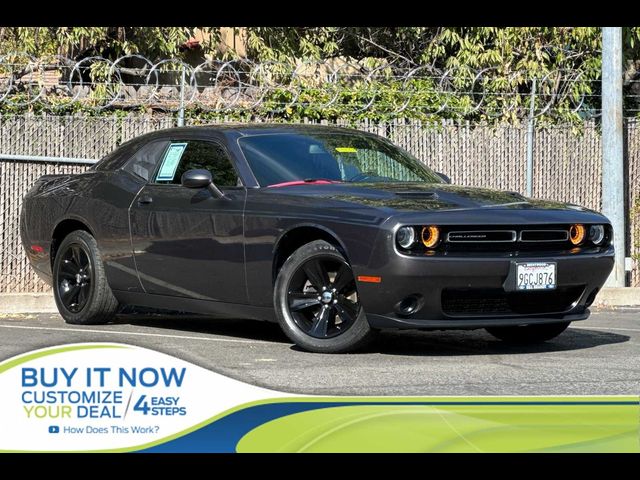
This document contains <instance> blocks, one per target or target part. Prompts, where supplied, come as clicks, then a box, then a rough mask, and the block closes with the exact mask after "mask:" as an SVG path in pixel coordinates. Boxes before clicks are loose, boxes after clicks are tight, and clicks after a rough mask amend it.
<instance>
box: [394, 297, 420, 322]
mask: <svg viewBox="0 0 640 480" xmlns="http://www.w3.org/2000/svg"><path fill="white" fill-rule="evenodd" d="M422 305H423V300H422V295H416V294H412V295H408V296H406V297H405V298H403V299H402V300H400V301H399V302H398V303H397V304H396V307H395V310H396V313H397V314H398V315H402V316H403V317H408V316H410V315H413V314H414V313H416V312H418V311H419V310H420V309H421V308H422Z"/></svg>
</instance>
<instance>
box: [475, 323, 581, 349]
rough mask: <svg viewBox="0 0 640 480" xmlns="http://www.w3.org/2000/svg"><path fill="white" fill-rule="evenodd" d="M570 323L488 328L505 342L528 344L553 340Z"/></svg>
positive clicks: (488, 330)
mask: <svg viewBox="0 0 640 480" xmlns="http://www.w3.org/2000/svg"><path fill="white" fill-rule="evenodd" d="M570 324H571V322H558V323H542V324H540V325H524V326H519V327H490V328H487V329H486V330H487V332H489V333H490V334H491V335H493V336H494V337H496V338H498V339H500V340H502V341H504V342H508V343H513V344H517V345H526V344H534V343H541V342H546V341H547V340H551V339H552V338H555V337H557V336H558V335H560V334H561V333H562V332H564V331H565V330H566V329H567V327H568V326H569V325H570Z"/></svg>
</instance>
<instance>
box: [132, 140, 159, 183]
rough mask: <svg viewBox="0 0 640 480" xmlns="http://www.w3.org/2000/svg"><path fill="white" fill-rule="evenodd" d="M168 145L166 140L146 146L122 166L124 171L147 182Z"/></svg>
mask: <svg viewBox="0 0 640 480" xmlns="http://www.w3.org/2000/svg"><path fill="white" fill-rule="evenodd" d="M167 145H169V141H168V140H156V141H153V142H150V143H148V144H146V145H145V146H144V147H142V148H141V149H140V150H138V151H137V152H136V154H135V155H134V156H133V157H131V159H130V160H129V161H128V162H127V164H126V165H125V166H124V170H126V171H127V172H129V173H133V174H134V175H137V176H139V177H141V178H143V179H144V180H145V181H147V182H148V181H149V180H150V179H151V178H152V176H153V173H154V172H155V170H156V167H157V165H158V163H159V162H160V159H162V156H163V154H164V152H165V150H166V149H167Z"/></svg>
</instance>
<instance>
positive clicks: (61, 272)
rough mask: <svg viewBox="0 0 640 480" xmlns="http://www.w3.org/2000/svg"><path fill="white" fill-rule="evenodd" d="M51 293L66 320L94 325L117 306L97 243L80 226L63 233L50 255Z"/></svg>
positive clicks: (111, 315)
mask: <svg viewBox="0 0 640 480" xmlns="http://www.w3.org/2000/svg"><path fill="white" fill-rule="evenodd" d="M52 271H53V296H54V298H55V301H56V305H57V306H58V311H59V312H60V315H62V318H64V320H65V321H66V322H67V323H72V324H74V325H98V324H103V323H107V322H109V321H110V320H111V319H112V318H113V316H114V315H115V313H116V312H117V310H118V300H117V299H116V297H115V296H114V295H113V292H112V291H111V288H110V287H109V283H108V281H107V276H106V274H105V270H104V263H103V261H102V256H101V255H100V250H99V248H98V243H97V242H96V239H95V238H93V236H92V235H91V234H90V233H89V232H86V231H84V230H75V231H73V232H71V233H69V235H67V236H66V237H65V238H64V239H63V240H62V241H61V242H60V246H59V248H58V249H57V251H55V256H54V259H53V268H52Z"/></svg>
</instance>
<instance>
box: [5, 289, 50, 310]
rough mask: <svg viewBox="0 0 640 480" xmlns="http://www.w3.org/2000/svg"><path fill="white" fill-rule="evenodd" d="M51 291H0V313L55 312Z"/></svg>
mask: <svg viewBox="0 0 640 480" xmlns="http://www.w3.org/2000/svg"><path fill="white" fill-rule="evenodd" d="M57 312H58V308H57V307H56V302H55V300H54V299H53V295H52V294H51V292H46V293H0V313H57Z"/></svg>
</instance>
